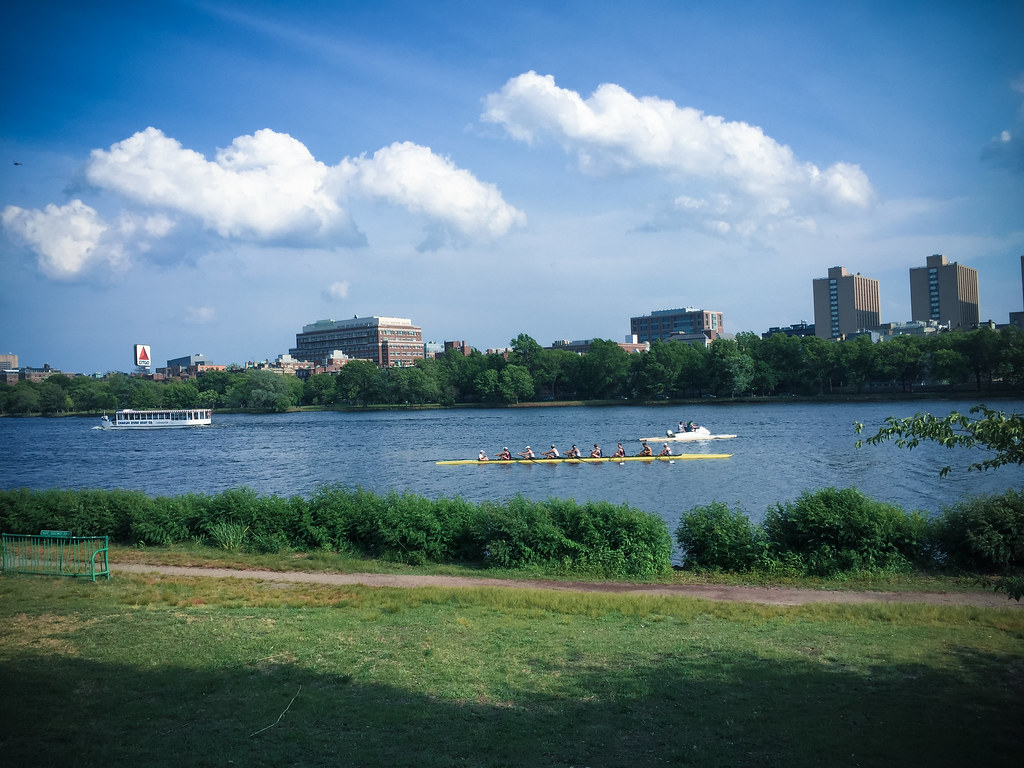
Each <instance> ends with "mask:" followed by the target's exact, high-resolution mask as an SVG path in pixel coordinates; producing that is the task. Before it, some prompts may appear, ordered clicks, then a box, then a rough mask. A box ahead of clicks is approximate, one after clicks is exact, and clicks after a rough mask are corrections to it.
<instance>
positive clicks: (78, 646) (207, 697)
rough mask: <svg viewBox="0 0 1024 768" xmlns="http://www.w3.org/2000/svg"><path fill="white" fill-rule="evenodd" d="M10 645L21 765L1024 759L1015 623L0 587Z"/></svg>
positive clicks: (811, 610)
mask: <svg viewBox="0 0 1024 768" xmlns="http://www.w3.org/2000/svg"><path fill="white" fill-rule="evenodd" d="M115 557H117V553H115ZM0 626H2V627H3V629H2V630H0V631H2V638H3V640H2V642H0V690H2V691H3V696H2V698H0V710H2V711H0V716H2V718H3V722H4V723H5V728H4V729H3V732H2V733H0V754H3V755H4V760H5V762H10V764H12V765H22V766H34V765H59V764H103V765H110V766H119V765H133V766H135V765H146V766H164V765H167V766H171V765H174V766H179V765H200V766H201V765H211V766H212V765H217V766H222V765H228V764H235V765H296V764H301V765H352V766H367V765H384V764H387V765H389V766H414V765H415V766H418V767H421V766H428V767H429V766H449V765H467V766H515V765H523V766H527V765H528V766H569V765H589V766H616V765H638V764H644V765H652V764H675V765H688V764H692V765H701V766H718V765H720V766H727V765H728V766H732V765H760V766H776V765H778V766H782V765H785V766H817V765H821V764H825V763H827V764H829V765H840V766H842V765H851V766H852V765H880V764H888V765H901V766H916V765H920V766H925V765H927V766H941V765H968V764H970V765H1015V764H1016V762H1017V760H1018V759H1019V755H1020V750H1021V748H1022V747H1024V738H1022V736H1021V733H1020V729H1019V714H1020V712H1021V711H1022V710H1024V614H1022V613H1021V612H1019V611H1011V610H1002V609H999V610H991V609H977V608H952V607H935V606H923V605H899V606H882V605H865V606H834V605H815V606H803V607H787V608H779V607H767V606H755V605H748V604H727V603H709V602H703V601H698V600H691V599H686V598H655V597H637V596H632V597H625V596H616V595H592V594H584V593H561V592H559V593H540V592H536V591H527V590H499V589H485V588H481V589H463V590H450V589H439V588H431V589H425V588H422V589H407V590H395V589H371V588H365V587H352V586H346V587H330V586H324V585H281V584H267V583H260V582H248V581H240V580H235V579H224V580H216V579H206V578H186V577H161V576H132V575H125V574H119V575H118V576H117V577H116V578H115V579H113V580H111V581H109V582H100V583H96V584H93V583H85V582H74V581H69V580H54V579H47V578H38V577H36V578H32V577H11V576H5V577H0ZM44 724H45V728H44Z"/></svg>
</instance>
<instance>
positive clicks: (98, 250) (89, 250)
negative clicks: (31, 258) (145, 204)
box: [0, 199, 174, 280]
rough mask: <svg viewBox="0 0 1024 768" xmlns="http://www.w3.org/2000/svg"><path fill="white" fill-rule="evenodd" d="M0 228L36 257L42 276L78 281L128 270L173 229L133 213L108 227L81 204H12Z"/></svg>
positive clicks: (162, 220)
mask: <svg viewBox="0 0 1024 768" xmlns="http://www.w3.org/2000/svg"><path fill="white" fill-rule="evenodd" d="M0 223H2V224H3V226H4V227H5V228H6V229H7V230H8V231H9V232H11V233H12V234H14V236H15V237H17V238H18V239H20V240H22V241H23V242H25V243H27V244H28V245H29V247H30V248H31V249H32V250H33V251H34V252H35V254H36V258H37V262H38V264H39V269H40V270H41V271H42V272H43V274H45V275H47V276H48V277H52V278H55V279H58V280H66V279H72V278H75V277H77V276H78V275H80V274H81V273H83V272H85V271H86V270H88V269H89V268H90V267H93V266H95V265H106V266H108V267H110V268H112V269H115V270H123V269H125V268H127V267H128V265H129V264H130V262H131V257H132V255H134V254H138V253H143V252H145V251H148V250H149V249H150V247H151V246H152V243H153V242H154V241H155V240H159V239H161V238H163V237H165V236H166V235H167V234H168V233H169V232H170V231H171V230H172V229H173V228H174V222H173V221H172V220H171V219H169V218H168V217H166V216H163V215H161V214H156V215H151V216H145V215H139V214H135V213H132V212H130V211H125V212H122V213H121V214H120V215H119V216H118V217H117V219H116V220H115V221H113V222H108V221H105V220H104V219H103V217H102V216H100V214H99V212H97V211H96V209H95V208H93V207H92V206H89V205H86V204H85V203H83V202H82V201H81V200H78V199H74V200H72V201H71V202H69V203H68V204H67V205H61V206H58V205H48V206H46V207H45V208H43V209H42V210H39V209H25V208H19V207H18V206H16V205H9V206H7V207H6V208H5V209H4V211H3V214H2V215H0Z"/></svg>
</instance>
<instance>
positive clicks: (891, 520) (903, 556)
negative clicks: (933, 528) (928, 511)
mask: <svg viewBox="0 0 1024 768" xmlns="http://www.w3.org/2000/svg"><path fill="white" fill-rule="evenodd" d="M763 526H764V531H765V535H766V536H767V540H768V545H769V548H770V551H771V554H772V555H773V556H775V557H777V558H780V559H782V558H785V557H786V556H787V555H795V556H796V557H797V558H799V562H800V563H802V565H803V568H804V570H805V572H806V573H808V574H811V575H815V576H836V575H838V574H841V573H846V572H850V571H876V570H882V571H906V570H910V568H911V567H912V564H913V563H914V562H915V561H917V560H918V559H919V558H920V555H921V552H922V549H923V544H924V540H925V535H926V532H927V528H928V526H927V522H926V520H925V518H924V516H923V515H921V514H920V513H917V512H915V513H912V514H907V513H906V512H904V511H903V510H902V509H901V508H900V507H898V506H895V505H893V504H885V503H882V502H878V501H874V500H872V499H870V498H868V497H867V496H865V495H864V494H862V493H861V492H860V491H858V490H857V489H856V488H845V489H842V490H837V489H835V488H824V489H822V490H819V491H815V492H813V493H812V492H809V491H804V493H802V494H801V495H800V497H799V498H798V499H797V501H796V502H794V503H786V504H776V505H775V506H774V507H770V508H769V509H768V511H767V512H766V513H765V518H764V524H763ZM790 562H792V559H790Z"/></svg>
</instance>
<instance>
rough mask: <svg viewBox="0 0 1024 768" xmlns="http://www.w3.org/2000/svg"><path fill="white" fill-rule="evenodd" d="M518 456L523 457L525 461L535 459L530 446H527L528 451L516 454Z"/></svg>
mask: <svg viewBox="0 0 1024 768" xmlns="http://www.w3.org/2000/svg"><path fill="white" fill-rule="evenodd" d="M516 456H522V457H523V458H524V459H532V458H534V456H533V451H531V450H530V446H526V450H525V451H520V452H519V453H517V454H516Z"/></svg>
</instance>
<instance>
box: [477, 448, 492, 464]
mask: <svg viewBox="0 0 1024 768" xmlns="http://www.w3.org/2000/svg"><path fill="white" fill-rule="evenodd" d="M476 460H477V461H490V459H488V458H487V454H486V453H484V452H483V451H482V450H481V451H480V453H479V455H478V456H477V457H476Z"/></svg>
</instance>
